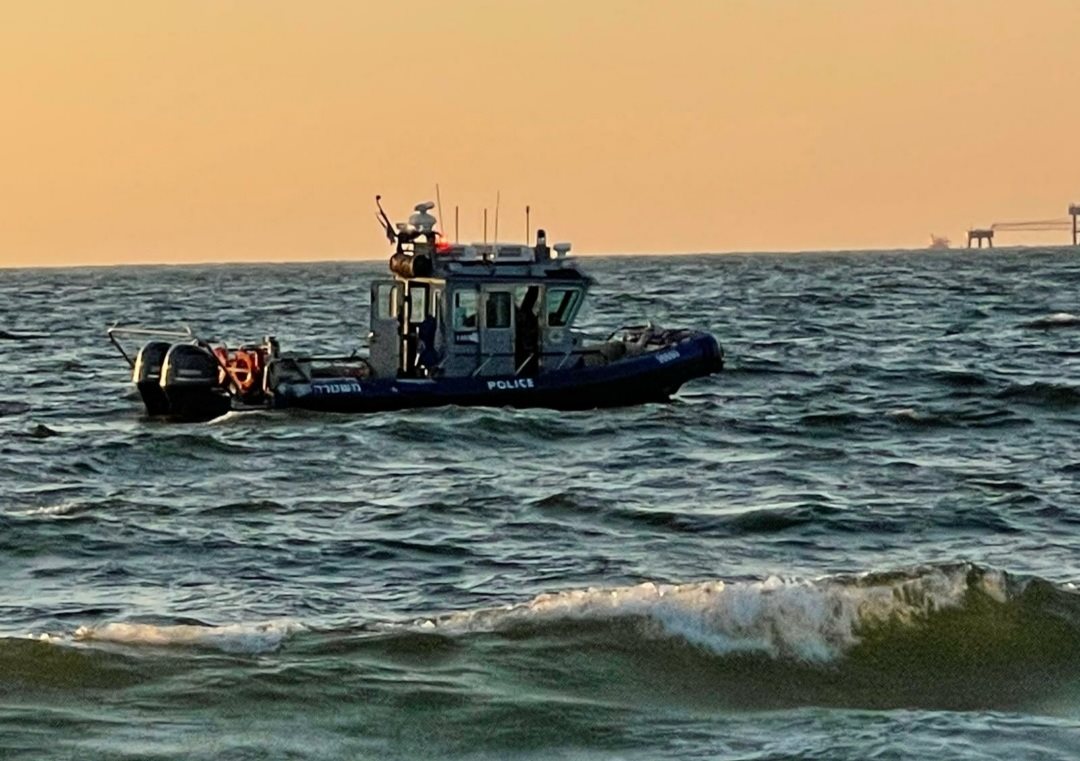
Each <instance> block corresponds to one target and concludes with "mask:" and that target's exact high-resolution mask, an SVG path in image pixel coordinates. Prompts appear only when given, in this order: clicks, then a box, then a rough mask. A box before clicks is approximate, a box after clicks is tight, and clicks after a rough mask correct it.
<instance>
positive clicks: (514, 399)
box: [274, 335, 723, 413]
mask: <svg viewBox="0 0 1080 761" xmlns="http://www.w3.org/2000/svg"><path fill="white" fill-rule="evenodd" d="M722 365H723V354H722V353H721V351H720V348H719V346H718V345H717V343H716V340H715V339H714V338H713V337H712V336H709V335H700V336H697V337H694V338H692V339H689V340H687V341H683V342H682V343H680V344H677V345H675V346H671V347H668V348H665V349H662V350H659V351H654V352H649V353H648V354H644V355H641V356H638V357H633V358H630V359H624V360H619V361H617V362H613V363H611V364H609V365H604V366H600V367H593V368H584V369H570V370H562V371H556V372H551V373H545V374H542V375H537V376H532V377H468V378H440V379H399V378H387V379H373V380H368V381H358V380H356V379H353V378H334V379H320V380H318V381H313V382H311V383H304V384H296V385H286V386H282V387H281V388H279V389H277V391H276V393H275V395H274V406H275V407H278V408H293V409H305V410H315V411H322V412H346V413H365V412H389V411H395V410H403V409H413V408H423V407H438V406H443V405H458V406H463V407H468V406H485V407H519V408H537V407H542V408H547V409H555V410H586V409H597V408H604V407H624V406H630V405H635V404H644V403H649V402H663V401H667V400H668V399H669V398H670V397H671V395H672V394H674V393H675V392H676V391H678V389H679V388H680V387H681V386H682V385H683V384H684V383H686V382H687V381H689V380H692V379H694V378H699V377H702V376H705V375H709V374H711V373H714V372H716V371H718V370H719V369H721V367H722Z"/></svg>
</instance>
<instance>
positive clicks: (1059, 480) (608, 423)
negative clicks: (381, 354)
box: [0, 248, 1080, 761]
mask: <svg viewBox="0 0 1080 761" xmlns="http://www.w3.org/2000/svg"><path fill="white" fill-rule="evenodd" d="M580 262H581V265H582V267H583V268H585V269H586V270H587V271H588V272H589V273H590V274H591V275H593V276H594V277H595V278H596V286H595V288H594V291H593V294H592V298H591V301H592V306H591V309H590V311H588V312H587V313H586V314H585V315H584V317H583V319H582V321H581V328H582V330H584V331H585V332H586V333H587V334H589V335H591V336H594V337H596V338H598V339H603V338H605V337H606V336H607V335H609V334H610V333H611V332H612V331H614V330H616V329H618V328H620V327H621V326H624V325H633V324H641V323H643V322H645V321H652V322H654V323H657V324H660V325H663V326H667V327H696V328H703V329H707V330H709V331H711V332H712V333H714V334H715V335H716V336H717V338H718V339H719V341H720V343H721V344H722V346H723V347H724V350H725V353H726V367H725V369H724V371H723V372H721V373H720V374H717V375H714V376H711V377H709V378H705V379H699V380H695V381H693V382H690V383H688V384H687V385H686V386H684V387H683V388H682V389H681V390H680V391H679V392H678V393H677V394H676V395H675V396H674V397H673V398H672V400H671V402H670V403H668V404H649V405H644V406H638V407H631V408H625V409H613V410H602V411H586V412H572V413H566V412H556V411H546V410H514V409H502V408H491V409H482V408H456V407H449V408H443V409H427V410H418V411H406V412H394V413H386V414H370V415H360V416H349V415H337V414H311V413H304V414H290V413H287V412H252V413H229V414H227V415H225V416H224V417H222V418H219V419H217V420H214V421H211V422H209V423H199V424H166V423H160V422H154V421H151V420H148V419H146V418H144V417H143V415H142V414H141V410H142V407H141V404H140V401H139V398H138V396H137V394H136V393H135V391H134V388H133V387H132V386H131V385H130V382H129V370H128V368H127V365H126V363H125V362H124V359H123V358H122V357H121V356H120V354H119V353H118V352H117V351H116V350H115V349H114V347H113V346H112V345H111V344H110V343H109V342H108V341H107V339H106V336H105V330H106V328H107V327H108V326H109V325H111V324H112V323H114V322H115V321H121V322H141V323H143V324H148V325H154V326H160V327H170V326H177V325H181V324H186V325H188V326H190V327H191V328H192V329H193V330H194V331H195V332H196V333H197V334H198V335H199V336H201V337H204V338H208V339H209V338H216V339H222V340H228V341H230V342H233V343H239V342H245V341H258V340H260V339H261V338H262V337H263V336H264V335H267V334H273V335H275V336H277V337H278V339H279V340H280V341H281V343H282V345H283V347H284V348H286V349H289V348H309V349H314V350H318V351H327V352H338V353H340V352H352V351H353V350H361V349H362V348H363V347H364V345H365V340H366V333H367V321H368V301H369V284H370V282H371V280H372V279H374V278H378V277H383V276H386V274H387V270H386V264H385V262H335V263H319V264H261V265H247V264H244V265H240V264H222V265H215V266H169V267H164V266H161V267H159V266H137V267H115V268H83V269H8V270H0V758H2V759H28V760H29V759H33V760H34V761H37V760H39V759H72V760H75V759H78V760H80V761H81V760H83V759H140V760H142V759H155V760H161V761H165V760H166V759H168V760H173V759H185V760H187V759H228V760H229V761H241V760H243V759H253V760H254V759H320V760H321V759H415V758H424V759H641V760H645V759H745V760H747V761H749V760H751V759H754V760H759V761H763V760H765V759H829V760H830V761H832V760H842V759H860V760H861V759H876V760H879V761H880V760H883V759H1009V761H1017V760H1018V759H1075V758H1078V757H1080V593H1078V591H1077V587H1076V584H1077V583H1078V581H1080V443H1078V439H1077V435H1078V433H1080V303H1078V293H1080V251H1078V250H1076V249H1068V248H1045V249H1044V248H1026V249H1009V250H1005V249H994V250H992V251H991V250H983V251H978V252H975V251H964V250H960V251H876V252H875V251H866V252H846V253H828V252H822V253H801V254H791V255H782V254H755V255H701V256H643V257H630V256H618V257H590V256H584V257H581V259H580Z"/></svg>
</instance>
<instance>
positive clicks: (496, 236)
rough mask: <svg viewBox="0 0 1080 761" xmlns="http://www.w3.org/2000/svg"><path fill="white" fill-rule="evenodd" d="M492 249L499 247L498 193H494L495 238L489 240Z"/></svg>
mask: <svg viewBox="0 0 1080 761" xmlns="http://www.w3.org/2000/svg"><path fill="white" fill-rule="evenodd" d="M491 245H492V246H493V247H494V248H498V247H499V191H498V190H496V191H495V237H494V238H492V239H491Z"/></svg>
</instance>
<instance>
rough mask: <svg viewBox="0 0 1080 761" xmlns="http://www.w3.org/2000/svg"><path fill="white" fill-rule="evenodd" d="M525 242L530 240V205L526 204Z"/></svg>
mask: <svg viewBox="0 0 1080 761" xmlns="http://www.w3.org/2000/svg"><path fill="white" fill-rule="evenodd" d="M525 242H526V243H528V242H529V207H528V205H526V206H525Z"/></svg>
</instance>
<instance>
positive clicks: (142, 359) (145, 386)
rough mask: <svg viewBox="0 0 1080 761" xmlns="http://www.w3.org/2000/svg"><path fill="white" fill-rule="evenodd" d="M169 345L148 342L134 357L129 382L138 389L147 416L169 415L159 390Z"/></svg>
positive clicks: (164, 399) (163, 396) (167, 403)
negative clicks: (162, 367)
mask: <svg viewBox="0 0 1080 761" xmlns="http://www.w3.org/2000/svg"><path fill="white" fill-rule="evenodd" d="M171 345H172V344H170V343H168V342H166V341H150V342H149V343H147V344H146V345H145V346H143V347H142V348H141V349H139V353H138V354H136V355H135V365H134V366H133V367H132V370H131V382H132V383H134V384H135V388H137V389H139V396H141V397H142V400H143V404H145V405H146V414H148V415H167V414H168V413H169V399H168V397H166V396H165V392H164V391H162V389H161V365H162V363H163V362H164V361H165V354H166V353H167V352H168V351H169V347H170V346H171Z"/></svg>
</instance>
